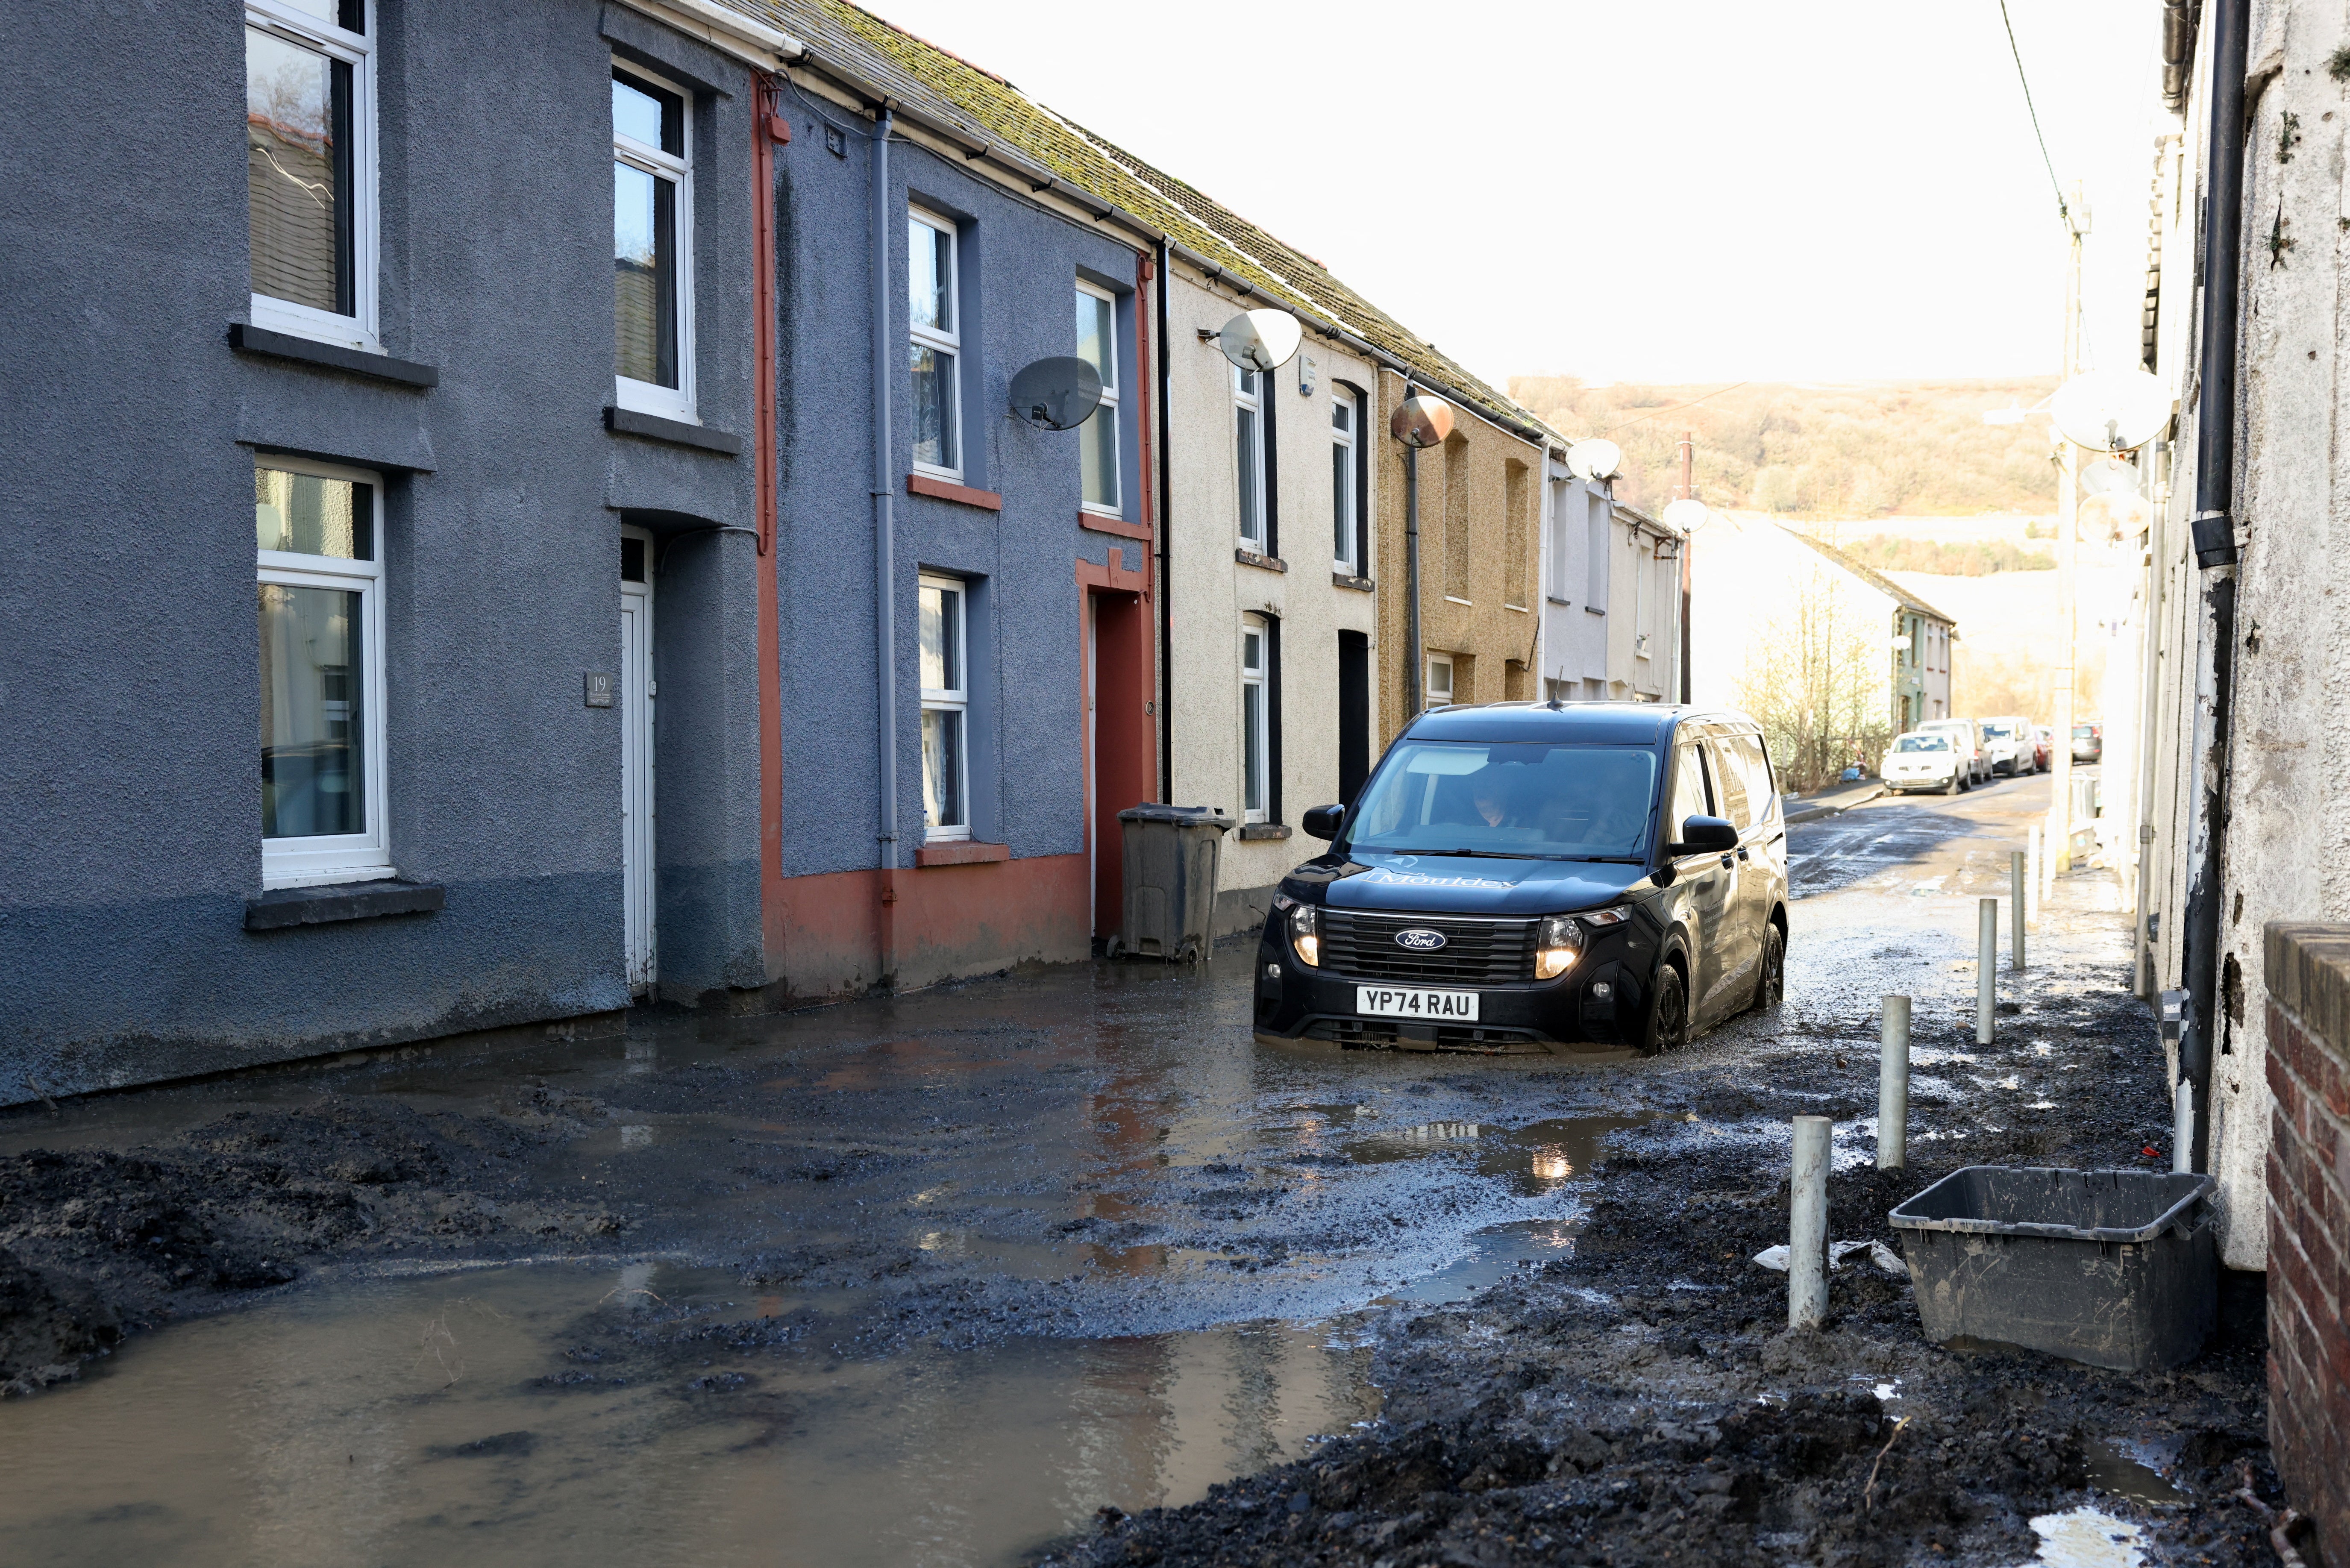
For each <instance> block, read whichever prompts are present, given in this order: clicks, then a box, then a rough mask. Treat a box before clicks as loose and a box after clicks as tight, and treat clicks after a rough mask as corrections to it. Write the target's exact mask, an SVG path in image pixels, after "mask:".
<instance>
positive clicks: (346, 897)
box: [244, 877, 445, 931]
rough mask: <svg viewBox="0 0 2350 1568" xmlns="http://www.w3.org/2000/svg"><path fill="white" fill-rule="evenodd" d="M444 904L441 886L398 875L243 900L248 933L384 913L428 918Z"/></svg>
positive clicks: (369, 917)
mask: <svg viewBox="0 0 2350 1568" xmlns="http://www.w3.org/2000/svg"><path fill="white" fill-rule="evenodd" d="M444 901H445V900H444V897H443V893H442V888H441V886H440V885H439V884H438V883H434V882H404V881H401V880H400V878H398V877H387V878H385V879H383V880H380V881H375V882H336V883H328V884H326V885H325V886H322V887H317V888H271V889H269V890H268V891H267V892H265V893H263V894H261V895H260V896H259V897H257V898H247V899H246V900H245V901H244V929H246V930H248V931H280V930H286V929H290V928H292V927H295V926H324V925H331V924H333V923H334V922H336V921H338V920H372V919H379V918H380V917H382V916H385V915H424V914H430V913H432V911H433V910H435V909H440V908H441V907H442V904H443V902H444Z"/></svg>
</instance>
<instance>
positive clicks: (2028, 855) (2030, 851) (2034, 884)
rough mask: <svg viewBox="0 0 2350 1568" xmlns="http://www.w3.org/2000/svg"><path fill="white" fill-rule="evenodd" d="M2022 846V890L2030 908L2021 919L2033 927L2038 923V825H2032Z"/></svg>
mask: <svg viewBox="0 0 2350 1568" xmlns="http://www.w3.org/2000/svg"><path fill="white" fill-rule="evenodd" d="M2024 846H2025V847H2024V851H2023V857H2024V860H2025V862H2026V865H2025V867H2024V872H2025V875H2024V878H2023V890H2024V894H2025V896H2026V898H2028V899H2029V901H2030V904H2031V908H2029V909H2025V910H2024V911H2023V918H2024V919H2027V920H2030V921H2031V922H2032V923H2033V925H2038V924H2039V923H2040V825H2039V824H2038V823H2036V822H2035V823H2033V825H2032V828H2031V832H2030V834H2029V835H2028V836H2026V838H2025V839H2024Z"/></svg>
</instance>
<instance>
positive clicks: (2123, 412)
mask: <svg viewBox="0 0 2350 1568" xmlns="http://www.w3.org/2000/svg"><path fill="white" fill-rule="evenodd" d="M2048 412H2049V414H2050V415H2051V416H2052V417H2053V418H2054V420H2055V421H2056V428H2057V430H2059V431H2062V432H2063V433H2064V439H2065V440H2066V441H2071V442H2072V443H2073V444H2074V446H2084V447H2086V448H2088V449H2089V450H2090V451H2091V452H2135V451H2137V449H2138V448H2139V447H2142V446H2144V445H2145V444H2146V443H2147V442H2148V441H2152V440H2153V439H2154V438H2155V436H2156V435H2157V434H2158V432H2159V431H2161V429H2162V427H2163V426H2164V425H2167V424H2168V423H2169V422H2170V389H2169V388H2168V387H2166V386H2164V385H2163V384H2162V382H2161V381H2160V380H2159V379H2157V378H2156V377H2153V376H2150V375H2148V374H2147V372H2145V371H2144V370H2087V371H2084V372H2083V373H2082V374H2080V375H2078V376H2075V377H2074V378H2073V379H2071V380H2069V381H2067V382H2065V383H2064V385H2063V386H2061V387H2059V388H2057V389H2056V392H2055V395H2054V397H2051V398H2050V399H2049V400H2048Z"/></svg>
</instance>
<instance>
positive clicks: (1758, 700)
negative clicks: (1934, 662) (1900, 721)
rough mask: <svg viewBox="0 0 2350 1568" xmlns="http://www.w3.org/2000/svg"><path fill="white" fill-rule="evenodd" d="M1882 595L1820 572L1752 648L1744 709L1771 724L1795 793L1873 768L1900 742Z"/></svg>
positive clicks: (1775, 755)
mask: <svg viewBox="0 0 2350 1568" xmlns="http://www.w3.org/2000/svg"><path fill="white" fill-rule="evenodd" d="M1875 597H1876V596H1875V595H1873V594H1871V593H1868V592H1866V590H1863V589H1862V588H1860V587H1857V586H1856V585H1855V584H1853V583H1851V582H1849V581H1848V580H1847V579H1846V577H1845V576H1843V575H1842V574H1840V573H1837V572H1834V571H1831V570H1830V569H1828V567H1827V566H1825V564H1822V565H1816V566H1812V567H1810V568H1809V569H1808V570H1807V571H1806V572H1804V575H1802V576H1800V577H1798V578H1797V579H1796V583H1795V587H1794V592H1793V593H1792V594H1791V595H1790V596H1789V598H1788V600H1787V602H1786V604H1785V605H1784V606H1783V607H1782V609H1781V610H1780V611H1779V613H1778V614H1777V615H1775V616H1773V618H1771V619H1770V620H1769V621H1768V622H1767V623H1765V625H1764V626H1763V630H1762V632H1761V634H1760V635H1759V636H1758V637H1757V638H1756V639H1755V640H1754V642H1753V643H1752V646H1750V647H1749V649H1747V656H1746V657H1747V662H1746V669H1745V671H1744V672H1743V674H1742V676H1741V678H1740V680H1739V684H1738V692H1739V701H1740V705H1741V706H1742V707H1743V708H1744V709H1745V710H1746V711H1747V712H1748V713H1750V714H1752V715H1753V717H1754V719H1755V721H1756V722H1759V723H1760V724H1761V725H1762V726H1763V738H1764V740H1765V741H1766V742H1768V743H1769V745H1770V748H1771V757H1772V761H1773V763H1775V764H1776V765H1777V768H1778V772H1779V776H1780V780H1781V782H1782V784H1784V785H1786V786H1787V787H1790V788H1794V789H1798V790H1806V789H1816V788H1818V787H1819V786H1821V785H1822V784H1829V783H1832V782H1834V780H1835V777H1836V775H1837V774H1840V773H1842V772H1843V771H1844V770H1845V769H1846V767H1848V766H1850V765H1851V764H1852V763H1863V764H1864V765H1866V764H1868V763H1873V762H1874V760H1875V758H1876V757H1877V753H1880V752H1882V751H1883V750H1884V748H1885V743H1886V742H1887V740H1888V739H1889V738H1890V737H1891V735H1892V732H1893V724H1892V711H1891V708H1890V706H1889V703H1890V698H1889V694H1888V693H1889V687H1888V684H1887V670H1888V669H1889V665H1888V662H1887V661H1888V660H1889V659H1891V657H1892V655H1891V654H1890V652H1889V651H1888V650H1887V647H1886V640H1887V634H1888V632H1889V630H1890V628H1891V622H1890V620H1889V619H1887V617H1886V616H1885V614H1884V613H1883V611H1882V608H1881V607H1879V606H1877V605H1875V604H1873V603H1872V602H1871V601H1872V600H1873V599H1874V598H1875Z"/></svg>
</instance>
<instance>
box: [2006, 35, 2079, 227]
mask: <svg viewBox="0 0 2350 1568" xmlns="http://www.w3.org/2000/svg"><path fill="white" fill-rule="evenodd" d="M1999 20H2000V25H2001V26H2004V27H2005V28H2006V29H2007V52H2008V53H2009V54H2011V55H2013V56H2014V57H2015V79H2016V81H2017V83H2018V84H2020V85H2021V86H2022V88H2023V112H2024V113H2026V114H2028V115H2030V116H2031V117H2032V135H2033V140H2036V141H2038V142H2039V143H2040V161H2041V163H2042V164H2043V165H2044V166H2045V167H2046V168H2047V170H2048V188H2049V189H2050V190H2052V191H2054V192H2056V215H2057V216H2058V217H2060V218H2062V219H2064V231H2065V233H2067V234H2070V233H2071V232H2072V229H2073V210H2072V208H2070V207H2068V206H2066V205H2065V203H2064V182H2063V181H2062V180H2059V179H2057V178H2056V160H2054V158H2051V157H2049V156H2048V138H2047V136H2046V135H2045V134H2043V132H2042V130H2041V129H2040V110H2039V109H2036V108H2034V107H2033V102H2032V78H2030V77H2028V76H2026V75H2024V72H2023V51H2022V49H2021V48H2019V47H2017V46H2016V42H2015V24H2014V23H2013V22H2012V21H2011V20H2010V19H2009V17H2008V15H2007V0H1999Z"/></svg>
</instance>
